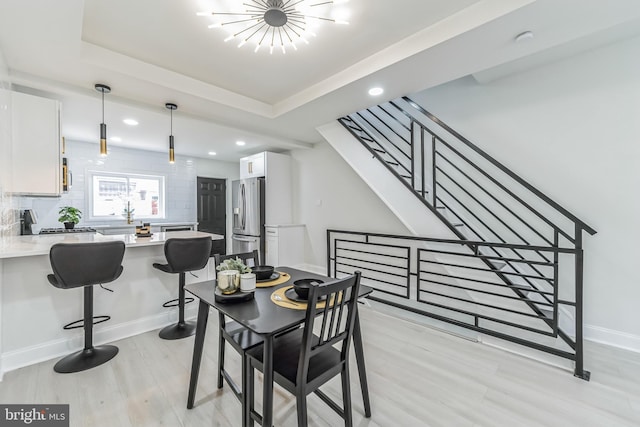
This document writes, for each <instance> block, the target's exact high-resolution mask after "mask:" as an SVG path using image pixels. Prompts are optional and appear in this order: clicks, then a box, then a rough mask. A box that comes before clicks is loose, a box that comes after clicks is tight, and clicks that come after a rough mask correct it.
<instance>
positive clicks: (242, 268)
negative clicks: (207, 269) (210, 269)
mask: <svg viewBox="0 0 640 427" xmlns="http://www.w3.org/2000/svg"><path fill="white" fill-rule="evenodd" d="M216 270H218V271H222V270H238V271H239V272H240V274H244V273H251V268H249V267H247V266H246V265H245V264H244V263H243V262H242V261H241V260H240V258H238V257H236V259H233V258H229V259H225V260H224V261H222V262H221V263H220V264H219V265H218V266H217V267H216Z"/></svg>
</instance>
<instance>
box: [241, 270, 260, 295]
mask: <svg viewBox="0 0 640 427" xmlns="http://www.w3.org/2000/svg"><path fill="white" fill-rule="evenodd" d="M255 289H256V275H255V274H254V273H244V274H241V275H240V290H241V291H242V292H251V291H253V290H255Z"/></svg>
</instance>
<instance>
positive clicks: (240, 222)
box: [231, 178, 265, 263]
mask: <svg viewBox="0 0 640 427" xmlns="http://www.w3.org/2000/svg"><path fill="white" fill-rule="evenodd" d="M231 191H232V193H231V206H232V209H233V235H232V236H231V247H232V250H233V253H243V252H251V251H253V250H254V249H258V251H259V252H260V260H261V263H263V262H264V240H265V239H264V202H265V200H264V178H249V179H241V180H238V181H233V182H232V183H231Z"/></svg>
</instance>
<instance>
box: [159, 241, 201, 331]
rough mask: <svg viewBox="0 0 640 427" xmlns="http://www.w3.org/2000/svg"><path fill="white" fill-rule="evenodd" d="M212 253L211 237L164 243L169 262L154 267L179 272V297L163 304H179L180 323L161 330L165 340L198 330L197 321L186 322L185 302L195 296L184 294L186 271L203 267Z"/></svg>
mask: <svg viewBox="0 0 640 427" xmlns="http://www.w3.org/2000/svg"><path fill="white" fill-rule="evenodd" d="M210 254H211V237H208V236H206V237H191V238H185V239H168V240H167V241H166V242H165V243H164V256H165V258H167V264H158V263H153V267H154V268H157V269H158V270H160V271H164V272H165V273H178V274H179V275H180V276H179V279H178V298H177V299H173V300H171V301H167V302H165V303H164V304H162V306H163V307H175V306H176V305H177V306H178V323H176V324H174V325H169V326H166V327H164V328H162V329H161V330H160V333H159V334H158V335H160V338H162V339H165V340H177V339H180V338H186V337H188V336H191V335H193V334H194V333H195V331H196V323H195V322H185V320H184V306H185V303H187V302H191V301H193V298H187V299H186V300H185V296H184V283H185V273H186V272H187V271H196V270H201V269H203V268H204V267H205V266H206V265H207V262H209V255H210Z"/></svg>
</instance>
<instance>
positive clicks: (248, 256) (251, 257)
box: [213, 249, 260, 267]
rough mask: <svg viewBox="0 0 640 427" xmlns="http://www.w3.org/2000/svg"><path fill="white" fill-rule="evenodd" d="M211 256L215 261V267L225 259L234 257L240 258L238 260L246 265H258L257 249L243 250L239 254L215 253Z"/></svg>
mask: <svg viewBox="0 0 640 427" xmlns="http://www.w3.org/2000/svg"><path fill="white" fill-rule="evenodd" d="M213 257H214V259H215V261H216V267H217V266H218V265H220V263H221V262H222V261H224V260H225V259H236V258H240V261H242V262H243V263H244V265H246V266H247V267H254V266H256V265H260V255H259V254H258V250H257V249H254V250H253V252H243V253H240V254H228V255H220V254H215V255H214V256H213Z"/></svg>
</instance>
